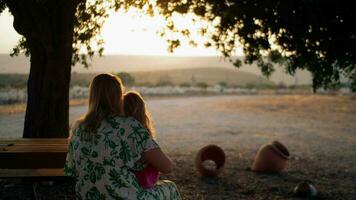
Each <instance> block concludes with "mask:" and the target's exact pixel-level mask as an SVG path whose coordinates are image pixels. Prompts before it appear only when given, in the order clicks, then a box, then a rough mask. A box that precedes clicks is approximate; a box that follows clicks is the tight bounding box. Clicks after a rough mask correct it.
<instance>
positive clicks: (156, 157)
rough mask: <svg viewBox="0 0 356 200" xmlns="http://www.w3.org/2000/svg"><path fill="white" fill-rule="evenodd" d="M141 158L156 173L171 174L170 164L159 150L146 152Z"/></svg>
mask: <svg viewBox="0 0 356 200" xmlns="http://www.w3.org/2000/svg"><path fill="white" fill-rule="evenodd" d="M142 157H143V159H144V160H145V161H146V162H148V163H149V164H151V165H152V166H153V167H155V168H156V169H157V170H158V171H160V172H162V173H164V174H168V173H170V172H172V162H171V160H170V159H169V158H168V157H167V156H166V155H165V154H164V153H163V152H162V150H161V149H159V148H157V149H151V150H148V151H146V152H144V153H143V154H142Z"/></svg>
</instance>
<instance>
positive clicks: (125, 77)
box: [116, 72, 135, 86]
mask: <svg viewBox="0 0 356 200" xmlns="http://www.w3.org/2000/svg"><path fill="white" fill-rule="evenodd" d="M116 75H117V76H118V77H119V78H120V79H121V80H122V82H123V84H124V85H127V86H133V85H134V84H135V78H134V77H133V76H132V75H131V74H129V73H127V72H119V73H117V74H116Z"/></svg>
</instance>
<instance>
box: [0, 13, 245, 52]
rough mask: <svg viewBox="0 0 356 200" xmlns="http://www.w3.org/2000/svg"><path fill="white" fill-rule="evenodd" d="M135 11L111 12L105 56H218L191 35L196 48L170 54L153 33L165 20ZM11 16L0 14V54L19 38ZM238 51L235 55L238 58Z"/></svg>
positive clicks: (181, 22) (187, 22)
mask: <svg viewBox="0 0 356 200" xmlns="http://www.w3.org/2000/svg"><path fill="white" fill-rule="evenodd" d="M137 13H138V12H137V11H134V10H131V11H129V12H128V13H122V12H120V13H114V12H113V13H111V14H110V17H109V18H108V19H107V21H106V23H105V25H104V28H103V32H102V35H103V37H104V40H105V51H104V54H124V55H126V54H128V55H173V56H217V55H219V53H218V52H217V51H216V50H215V49H213V48H206V47H204V46H203V43H204V39H203V38H201V37H199V36H197V35H192V36H193V37H194V38H195V41H197V42H198V43H200V45H198V47H195V48H193V47H191V46H189V45H188V44H187V42H183V43H182V46H181V47H179V48H178V49H176V51H175V52H174V53H173V54H170V53H168V52H167V43H166V41H165V39H163V38H161V37H160V36H158V35H157V34H156V31H157V30H159V29H161V28H162V27H164V23H165V22H164V20H163V19H162V18H159V17H154V18H150V17H147V16H139V15H138V14H137ZM175 19H176V21H177V24H176V25H177V26H178V27H179V26H183V27H189V28H193V29H194V28H196V27H197V26H198V25H193V23H192V22H191V18H189V17H176V18H175ZM12 22H13V17H12V16H11V14H10V13H9V12H8V11H5V12H3V13H1V15H0V27H1V30H0V38H1V39H0V53H5V54H7V53H9V52H10V50H11V48H12V47H13V46H14V45H15V44H16V42H17V40H18V39H19V38H20V36H19V35H18V34H17V33H16V31H15V30H14V28H13V26H12ZM241 54H242V53H241V51H238V52H237V55H241Z"/></svg>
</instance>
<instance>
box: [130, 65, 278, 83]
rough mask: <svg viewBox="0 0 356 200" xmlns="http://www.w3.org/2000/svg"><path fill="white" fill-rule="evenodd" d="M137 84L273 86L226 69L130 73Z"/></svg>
mask: <svg viewBox="0 0 356 200" xmlns="http://www.w3.org/2000/svg"><path fill="white" fill-rule="evenodd" d="M132 75H133V76H134V78H135V80H136V82H137V83H145V82H150V83H153V84H156V83H157V82H159V81H171V82H173V83H174V84H182V83H192V82H196V83H198V82H204V83H207V84H208V85H215V84H218V83H220V82H225V83H227V84H228V85H239V86H245V85H246V84H271V85H272V84H273V82H271V81H268V80H266V79H265V78H260V77H258V76H257V75H255V74H252V73H249V72H241V71H238V70H236V69H226V68H195V69H173V70H159V71H148V72H135V73H132Z"/></svg>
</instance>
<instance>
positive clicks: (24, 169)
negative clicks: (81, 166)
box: [0, 138, 68, 199]
mask: <svg viewBox="0 0 356 200" xmlns="http://www.w3.org/2000/svg"><path fill="white" fill-rule="evenodd" d="M67 149H68V140H67V139H66V138H53V139H52V138H51V139H47V138H46V139H42V138H41V139H37V138H36V139H27V138H26V139H25V138H23V139H22V138H21V139H0V179H3V178H26V179H30V180H31V182H32V187H33V195H34V198H35V199H37V194H36V185H37V181H38V180H44V179H47V180H49V179H53V178H58V177H62V178H64V177H65V175H64V172H63V167H64V162H65V158H66V154H67Z"/></svg>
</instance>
